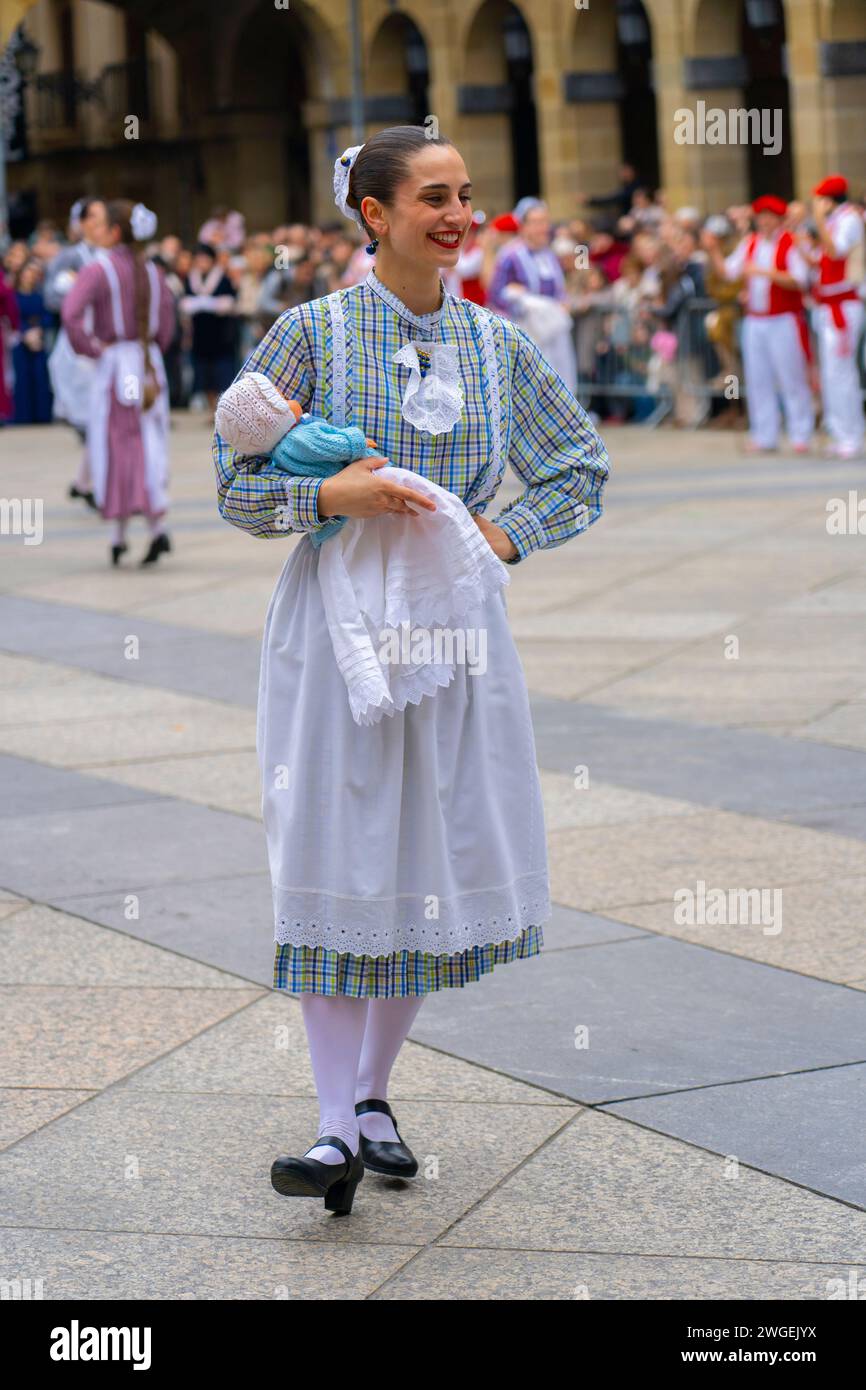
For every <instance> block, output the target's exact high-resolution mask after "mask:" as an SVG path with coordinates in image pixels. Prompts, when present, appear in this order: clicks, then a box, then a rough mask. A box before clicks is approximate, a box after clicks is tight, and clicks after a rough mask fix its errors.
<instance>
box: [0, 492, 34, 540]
mask: <svg viewBox="0 0 866 1390" xmlns="http://www.w3.org/2000/svg"><path fill="white" fill-rule="evenodd" d="M0 536H23V537H24V544H25V545H41V544H42V536H43V530H42V498H41V497H0Z"/></svg>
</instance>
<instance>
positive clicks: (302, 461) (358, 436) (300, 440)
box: [271, 416, 380, 549]
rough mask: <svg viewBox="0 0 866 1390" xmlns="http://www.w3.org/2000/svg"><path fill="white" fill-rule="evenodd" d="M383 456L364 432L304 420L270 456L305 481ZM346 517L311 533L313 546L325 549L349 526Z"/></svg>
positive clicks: (277, 464) (324, 422)
mask: <svg viewBox="0 0 866 1390" xmlns="http://www.w3.org/2000/svg"><path fill="white" fill-rule="evenodd" d="M371 456H380V451H379V450H378V449H374V448H372V447H371V446H370V445H368V443H367V436H366V435H365V434H364V431H363V430H359V429H356V428H355V426H354V425H347V426H346V427H345V428H341V427H340V426H339V425H331V424H329V423H328V421H327V420H318V419H316V418H314V417H312V416H302V418H301V419H300V420H299V421H298V423H297V425H296V426H295V428H294V429H293V430H289V432H288V434H286V435H283V438H282V439H281V440H280V442H279V444H278V445H277V447H276V448H275V449H274V451H273V453H272V454H271V460H272V462H273V463H275V464H276V466H277V467H278V468H281V469H282V470H283V471H284V472H285V473H294V474H297V475H298V476H300V477H303V478H330V477H331V476H332V475H333V474H334V473H339V471H340V469H341V468H344V467H345V466H346V464H347V463H353V462H354V460H355V459H360V458H367V457H371ZM347 520H348V518H347V517H345V516H334V517H331V519H330V520H329V521H328V522H327V524H326V525H325V526H323V527H322V528H321V530H318V531H311V532H310V540H311V541H312V542H313V545H314V546H316V548H317V549H318V547H319V546H320V545H322V544H323V543H324V542H325V541H326V540H328V539H329V538H330V537H331V536H335V535H336V534H337V532H338V531H339V530H340V529H341V528H342V527H343V526H345V524H346V521H347Z"/></svg>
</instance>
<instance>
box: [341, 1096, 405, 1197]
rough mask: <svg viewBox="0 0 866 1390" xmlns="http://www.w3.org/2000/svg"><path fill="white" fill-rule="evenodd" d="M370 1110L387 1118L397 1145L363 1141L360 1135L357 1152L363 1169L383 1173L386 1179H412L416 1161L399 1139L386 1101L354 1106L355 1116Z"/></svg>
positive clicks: (372, 1140)
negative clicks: (394, 1133)
mask: <svg viewBox="0 0 866 1390" xmlns="http://www.w3.org/2000/svg"><path fill="white" fill-rule="evenodd" d="M371 1110H376V1111H378V1112H379V1114H381V1115H387V1116H389V1118H390V1120H391V1123H392V1125H393V1126H394V1129H395V1130H396V1131H397V1139H398V1140H399V1143H398V1142H395V1141H394V1140H393V1139H365V1138H364V1135H363V1134H362V1135H361V1148H360V1150H359V1152H360V1154H361V1157H362V1158H363V1160H364V1167H365V1168H369V1169H370V1172H371V1173H383V1174H384V1175H385V1176H386V1177H388V1178H414V1176H415V1174H416V1173H417V1172H418V1160H417V1158H416V1157H415V1155H414V1154H413V1152H412V1150H411V1149H410V1148H408V1147H407V1146H406V1145H405V1144H404V1143H403V1140H402V1139H401V1138H400V1131H399V1129H397V1121H396V1120H395V1118H394V1113H393V1111H392V1109H391V1107H390V1105H389V1104H388V1102H387V1101H386V1100H359V1101H358V1104H357V1105H356V1106H355V1114H356V1115H367V1114H369V1112H370V1111H371Z"/></svg>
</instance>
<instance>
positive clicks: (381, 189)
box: [346, 125, 453, 239]
mask: <svg viewBox="0 0 866 1390" xmlns="http://www.w3.org/2000/svg"><path fill="white" fill-rule="evenodd" d="M451 144H453V141H451V140H448V139H446V137H445V136H444V135H440V136H437V138H436V139H435V140H433V139H431V138H430V137H429V136H428V134H427V127H426V126H421V125H392V126H389V127H388V129H387V130H379V131H377V132H376V134H375V135H371V136H370V138H369V140H367V141H366V143H365V144H364V146H363V148H362V149H360V150H359V151H358V154H357V155H356V156H355V162H354V164H353V165H352V168H351V169H350V171H349V188H348V193H347V196H346V205H347V207H350V208H354V209H355V211H356V212H358V213H361V203H362V202H363V201H364V199H365V198H378V199H379V201H380V202H381V203H386V204H390V203H393V201H394V195H395V193H396V192H397V185H398V184H400V183H402V182H403V180H404V179H405V178H406V176H407V175H408V173H409V164H410V162H411V160H412V158H413V156H414V155H416V154H417V153H418V152H419V150H423V149H426V148H427V146H428V145H451ZM361 220H362V221H364V215H363V213H361ZM364 227H365V230H366V231H367V233H368V235H369V236H371V237H373V238H374V239H375V233H374V232H373V230H372V229H371V228H370V227H368V226H367V223H366V222H364Z"/></svg>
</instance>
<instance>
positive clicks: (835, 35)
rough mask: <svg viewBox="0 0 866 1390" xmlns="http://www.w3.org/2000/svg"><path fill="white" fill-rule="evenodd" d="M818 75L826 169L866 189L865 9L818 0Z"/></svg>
mask: <svg viewBox="0 0 866 1390" xmlns="http://www.w3.org/2000/svg"><path fill="white" fill-rule="evenodd" d="M820 34H821V52H820V62H821V72H822V74H823V79H824V82H823V93H822V96H823V108H824V136H825V157H826V162H827V165H828V168H832V169H833V170H834V171H839V172H841V173H845V174H847V175H848V177H849V178H852V179H853V181H854V183H855V185H859V190H860V191H862V189H863V187H864V186H866V153H864V135H863V132H864V131H866V4H864V3H863V0H822V5H821V15H820Z"/></svg>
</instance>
